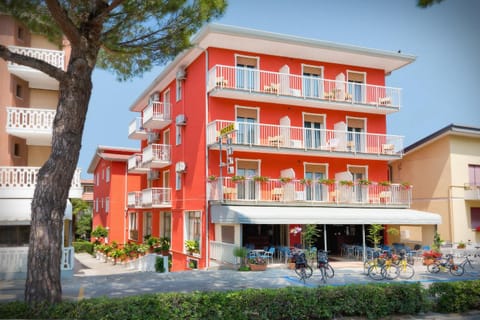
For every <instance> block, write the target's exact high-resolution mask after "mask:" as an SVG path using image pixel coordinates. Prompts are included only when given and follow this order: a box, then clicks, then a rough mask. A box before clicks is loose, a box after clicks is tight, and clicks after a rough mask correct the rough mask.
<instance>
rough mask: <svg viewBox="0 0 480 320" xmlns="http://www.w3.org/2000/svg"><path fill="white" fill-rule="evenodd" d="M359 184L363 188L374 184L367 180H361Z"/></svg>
mask: <svg viewBox="0 0 480 320" xmlns="http://www.w3.org/2000/svg"><path fill="white" fill-rule="evenodd" d="M358 184H360V185H362V186H368V185H371V184H372V182H371V181H370V180H367V179H360V180H358Z"/></svg>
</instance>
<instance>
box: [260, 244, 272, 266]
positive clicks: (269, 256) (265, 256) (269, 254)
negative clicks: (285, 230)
mask: <svg viewBox="0 0 480 320" xmlns="http://www.w3.org/2000/svg"><path fill="white" fill-rule="evenodd" d="M274 254H275V248H274V247H271V248H270V249H268V251H265V253H264V254H262V255H261V256H260V257H262V258H263V259H265V260H266V261H267V263H268V260H270V261H271V262H272V263H273V255H274Z"/></svg>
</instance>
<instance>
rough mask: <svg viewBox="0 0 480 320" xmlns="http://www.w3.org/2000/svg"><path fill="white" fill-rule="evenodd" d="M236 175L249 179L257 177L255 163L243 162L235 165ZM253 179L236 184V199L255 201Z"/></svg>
mask: <svg viewBox="0 0 480 320" xmlns="http://www.w3.org/2000/svg"><path fill="white" fill-rule="evenodd" d="M237 166H238V167H237V175H239V176H244V177H245V178H251V177H254V176H257V175H258V162H257V161H243V160H240V161H238V163H237ZM255 187H256V185H255V181H253V179H249V180H245V181H242V182H240V183H238V184H237V197H238V199H243V200H255V195H256V190H255Z"/></svg>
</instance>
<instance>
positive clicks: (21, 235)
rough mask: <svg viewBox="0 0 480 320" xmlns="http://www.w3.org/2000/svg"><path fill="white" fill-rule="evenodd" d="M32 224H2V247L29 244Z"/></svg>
mask: <svg viewBox="0 0 480 320" xmlns="http://www.w3.org/2000/svg"><path fill="white" fill-rule="evenodd" d="M29 238H30V226H29V225H27V226H0V247H20V246H28V242H29Z"/></svg>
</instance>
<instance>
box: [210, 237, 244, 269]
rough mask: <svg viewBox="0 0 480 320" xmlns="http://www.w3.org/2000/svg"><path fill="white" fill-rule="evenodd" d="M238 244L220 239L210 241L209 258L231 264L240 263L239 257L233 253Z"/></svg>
mask: <svg viewBox="0 0 480 320" xmlns="http://www.w3.org/2000/svg"><path fill="white" fill-rule="evenodd" d="M236 247H238V245H235V244H233V243H225V242H220V241H210V259H214V260H217V261H222V262H227V263H231V264H238V263H240V259H239V258H237V257H235V255H234V254H233V252H234V250H235V248H236Z"/></svg>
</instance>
